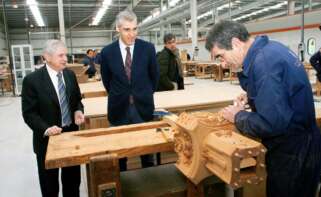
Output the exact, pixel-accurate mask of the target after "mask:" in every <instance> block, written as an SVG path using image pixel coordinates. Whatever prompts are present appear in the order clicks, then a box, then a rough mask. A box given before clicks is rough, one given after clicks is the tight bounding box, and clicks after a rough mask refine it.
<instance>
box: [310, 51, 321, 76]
mask: <svg viewBox="0 0 321 197" xmlns="http://www.w3.org/2000/svg"><path fill="white" fill-rule="evenodd" d="M310 64H311V66H312V67H313V68H314V69H315V70H316V72H317V74H316V76H317V79H318V80H319V82H321V48H320V49H319V51H317V52H316V53H315V54H313V55H312V56H311V58H310Z"/></svg>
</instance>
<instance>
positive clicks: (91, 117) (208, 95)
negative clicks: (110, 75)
mask: <svg viewBox="0 0 321 197" xmlns="http://www.w3.org/2000/svg"><path fill="white" fill-rule="evenodd" d="M241 93H243V90H241V88H240V87H235V89H233V90H231V89H230V88H227V87H217V86H215V85H213V86H210V87H200V88H198V89H187V90H176V91H164V92H156V93H155V94H154V102H155V108H156V109H166V110H168V111H170V112H173V113H180V112H183V111H200V110H206V111H209V110H211V111H213V110H215V109H220V108H222V107H224V106H227V105H229V104H232V102H233V99H235V98H236V97H237V96H238V95H240V94H241ZM107 99H108V97H96V98H86V99H83V100H82V102H83V104H84V109H85V118H86V123H85V128H86V129H90V128H91V129H92V128H101V127H107V126H108V121H107Z"/></svg>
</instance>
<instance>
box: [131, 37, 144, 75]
mask: <svg viewBox="0 0 321 197" xmlns="http://www.w3.org/2000/svg"><path fill="white" fill-rule="evenodd" d="M133 53H134V54H133V61H132V72H133V70H135V66H136V64H137V61H138V60H139V54H143V53H142V52H141V47H140V46H139V41H138V39H136V40H135V45H134V51H133ZM144 55H145V54H144Z"/></svg>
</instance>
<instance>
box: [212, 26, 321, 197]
mask: <svg viewBox="0 0 321 197" xmlns="http://www.w3.org/2000/svg"><path fill="white" fill-rule="evenodd" d="M206 48H207V49H208V50H209V51H210V52H211V54H212V56H213V57H216V58H219V59H220V60H221V63H222V65H223V66H229V67H230V68H231V69H234V70H238V71H239V73H238V76H239V80H240V84H241V87H242V88H243V89H244V90H245V91H246V93H247V96H246V95H241V96H240V97H238V98H237V99H236V101H235V103H234V105H231V106H228V107H226V108H224V109H223V110H222V113H223V116H224V118H225V119H227V120H229V121H231V122H233V123H235V126H236V127H237V128H238V130H239V131H240V132H241V133H244V134H246V135H250V136H253V137H256V138H259V139H261V140H262V143H263V144H264V145H265V146H266V148H267V150H268V151H267V154H266V168H267V175H268V176H267V196H268V197H295V196H297V197H314V196H315V193H316V190H317V185H318V181H319V179H320V172H321V136H320V131H319V129H318V128H317V125H316V119H315V110H314V104H313V95H312V90H311V86H310V83H309V80H308V78H307V75H306V73H305V70H304V67H303V65H302V64H301V62H299V60H298V58H297V56H296V55H295V54H294V53H293V52H292V51H290V50H289V49H288V48H287V47H285V46H284V45H282V44H280V43H278V42H275V41H271V40H269V39H268V37H267V36H257V37H256V38H255V39H253V38H251V37H250V35H249V33H248V31H247V30H246V28H245V27H244V26H243V25H242V24H239V23H236V22H230V21H221V22H219V23H217V24H215V25H214V27H213V28H212V29H211V30H210V31H209V33H208V35H207V40H206ZM240 69H243V72H241V70H240ZM246 104H249V106H250V108H251V111H246V110H245V106H246Z"/></svg>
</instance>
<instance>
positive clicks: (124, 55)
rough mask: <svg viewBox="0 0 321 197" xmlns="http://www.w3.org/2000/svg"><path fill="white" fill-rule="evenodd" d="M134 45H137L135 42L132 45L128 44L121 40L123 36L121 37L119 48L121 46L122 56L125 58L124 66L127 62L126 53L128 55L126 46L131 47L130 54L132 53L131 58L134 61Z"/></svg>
mask: <svg viewBox="0 0 321 197" xmlns="http://www.w3.org/2000/svg"><path fill="white" fill-rule="evenodd" d="M134 46H135V43H134V44H132V45H130V46H127V45H126V44H125V43H124V42H123V41H122V40H121V38H119V48H120V52H121V56H122V58H123V63H124V66H125V64H126V55H127V50H126V47H129V48H130V55H131V59H132V62H133V54H134Z"/></svg>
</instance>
